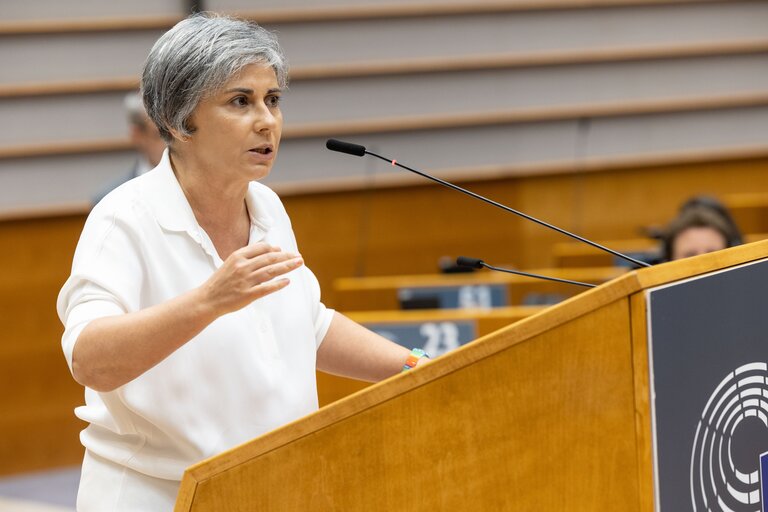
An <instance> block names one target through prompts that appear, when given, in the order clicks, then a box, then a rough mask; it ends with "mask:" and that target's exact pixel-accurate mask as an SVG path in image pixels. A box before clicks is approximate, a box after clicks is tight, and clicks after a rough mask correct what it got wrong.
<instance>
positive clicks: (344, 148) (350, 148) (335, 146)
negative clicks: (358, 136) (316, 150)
mask: <svg viewBox="0 0 768 512" xmlns="http://www.w3.org/2000/svg"><path fill="white" fill-rule="evenodd" d="M325 147H326V148H328V149H330V150H331V151H338V152H339V153H346V154H348V155H354V156H365V146H361V145H360V144H352V143H351V142H344V141H343V140H336V139H328V140H327V141H325Z"/></svg>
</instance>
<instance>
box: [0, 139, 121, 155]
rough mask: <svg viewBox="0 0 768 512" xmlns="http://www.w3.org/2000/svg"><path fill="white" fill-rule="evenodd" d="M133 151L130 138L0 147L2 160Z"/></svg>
mask: <svg viewBox="0 0 768 512" xmlns="http://www.w3.org/2000/svg"><path fill="white" fill-rule="evenodd" d="M118 151H133V145H132V144H131V141H129V140H128V139H109V140H89V141H77V142H55V143H46V144H30V145H23V146H11V147H5V148H3V147H0V160H12V159H17V158H37V157H45V156H62V155H83V154H91V153H114V152H118Z"/></svg>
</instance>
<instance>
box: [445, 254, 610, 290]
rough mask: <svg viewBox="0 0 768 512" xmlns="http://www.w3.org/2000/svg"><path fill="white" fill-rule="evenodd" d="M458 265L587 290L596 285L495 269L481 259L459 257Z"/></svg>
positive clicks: (499, 268) (518, 271)
mask: <svg viewBox="0 0 768 512" xmlns="http://www.w3.org/2000/svg"><path fill="white" fill-rule="evenodd" d="M456 264H457V265H458V266H460V267H471V268H483V267H485V268H487V269H490V270H495V271H496V272H506V273H507V274H515V275H518V276H523V277H532V278H534V279H544V280H545V281H555V282H556V283H565V284H574V285H576V286H584V287H585V288H594V287H595V286H596V285H594V284H590V283H582V282H581V281H571V280H570V279H560V278H559V277H549V276H542V275H541V274H532V273H530V272H522V271H520V270H512V269H509V268H501V267H494V266H493V265H489V264H487V263H486V262H484V261H483V260H481V259H478V258H469V257H467V256H459V257H458V258H456Z"/></svg>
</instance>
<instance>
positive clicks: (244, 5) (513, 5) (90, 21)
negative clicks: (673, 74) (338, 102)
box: [0, 0, 723, 36]
mask: <svg viewBox="0 0 768 512" xmlns="http://www.w3.org/2000/svg"><path fill="white" fill-rule="evenodd" d="M722 1H723V0H603V1H601V2H597V3H596V2H593V1H584V0H517V1H510V0H479V1H474V2H468V1H466V0H459V1H455V2H445V1H433V2H412V3H402V2H392V1H390V0H383V1H381V2H371V1H369V2H360V1H356V2H353V3H349V4H346V3H345V2H343V1H337V2H334V3H331V4H329V5H318V4H317V3H314V2H306V1H296V0H288V1H286V0H281V1H275V2H274V3H273V4H272V5H269V3H267V2H263V5H261V8H260V9H259V10H258V11H253V3H252V2H243V1H240V2H238V1H237V0H234V1H233V0H209V2H208V3H207V4H206V9H208V10H211V11H230V12H231V11H236V12H237V13H238V14H239V15H241V16H245V17H250V18H252V19H255V20H257V21H258V22H259V23H306V22H310V21H339V20H361V19H368V18H390V19H391V18H413V17H426V16H446V15H454V16H456V15H466V14H475V13H505V12H523V11H540V10H563V9H565V10H569V9H588V8H594V7H596V6H599V7H603V8H605V7H637V6H655V7H658V6H662V7H663V6H674V5H681V4H682V5H686V4H705V3H716V2H722ZM81 3H82V2H81ZM152 3H154V4H155V5H158V2H152ZM57 5H58V2H52V3H51V5H50V6H49V10H48V17H57V16H58V17H59V19H41V18H39V11H36V12H35V13H34V16H33V17H34V19H24V18H25V17H27V18H30V17H31V16H30V14H32V13H29V14H27V16H24V14H22V13H21V12H16V13H7V14H6V18H5V20H3V22H0V36H2V35H22V34H57V33H65V32H110V31H125V30H155V29H157V28H169V27H170V26H172V25H173V24H175V23H176V22H177V21H178V20H180V19H181V17H182V14H181V13H183V12H184V11H186V6H185V5H183V4H178V3H176V5H168V6H167V7H166V9H164V10H165V11H166V12H169V11H172V10H173V8H174V7H175V10H177V11H178V12H179V13H180V14H179V15H154V16H147V15H146V14H144V15H142V16H136V15H135V12H136V11H135V10H134V11H132V12H131V13H130V15H128V13H126V14H123V15H121V16H120V17H111V16H110V14H111V13H109V12H108V11H107V12H104V11H106V10H101V12H100V10H99V9H96V14H95V15H94V12H93V11H94V9H93V7H95V6H101V5H103V4H102V3H98V2H94V5H93V6H88V8H86V9H85V11H84V12H83V13H82V14H80V17H77V18H74V17H73V14H74V16H77V14H76V12H77V11H75V13H73V11H72V9H66V10H63V11H61V12H59V13H52V12H51V11H50V8H51V7H56V6H57ZM83 7H85V5H84V6H83ZM18 10H19V11H22V9H18ZM142 10H143V11H144V12H146V9H142ZM83 14H85V15H87V17H86V16H83ZM51 15H53V16H51ZM12 18H16V19H15V20H11V19H12ZM68 18H72V19H68Z"/></svg>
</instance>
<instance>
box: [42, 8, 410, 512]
mask: <svg viewBox="0 0 768 512" xmlns="http://www.w3.org/2000/svg"><path fill="white" fill-rule="evenodd" d="M286 84H287V66H286V64H285V61H284V58H283V55H282V54H281V51H280V48H279V46H278V44H277V41H276V39H275V37H274V36H273V35H272V34H270V33H269V32H267V31H265V30H264V29H262V28H260V27H259V26H257V25H255V24H252V23H249V22H246V21H242V20H236V19H232V18H226V17H220V16H215V15H210V14H202V15H194V16H192V17H190V18H187V19H186V20H184V21H182V22H180V23H178V24H177V25H176V26H175V27H173V28H172V29H171V30H170V31H168V32H167V33H165V34H164V35H163V36H162V37H161V38H160V39H159V40H158V41H157V42H156V43H155V45H154V47H153V48H152V50H151V51H150V53H149V56H148V58H147V61H146V63H145V65H144V70H143V75H142V80H141V89H142V94H143V99H144V104H145V106H146V109H147V113H148V114H149V116H150V117H151V119H152V121H153V122H154V123H155V124H156V125H157V127H158V129H159V131H160V133H161V135H162V136H163V138H164V140H165V141H166V143H167V145H168V148H167V150H166V151H165V153H164V155H163V157H162V160H161V162H160V164H159V165H158V166H157V167H156V168H155V169H153V170H152V171H150V172H149V173H147V174H144V175H143V176H140V177H138V178H136V179H134V180H131V181H129V182H127V183H125V184H123V185H122V186H120V187H119V188H117V189H115V190H114V191H113V192H111V193H110V194H109V195H107V196H106V197H105V198H104V199H103V200H102V201H101V202H100V203H99V204H98V205H97V206H96V207H95V208H94V209H93V211H92V212H91V214H90V216H89V217H88V220H87V221H86V224H85V227H84V229H83V233H82V235H81V238H80V241H79V243H78V246H77V250H76V251H75V256H74V261H73V264H72V274H71V276H70V278H69V279H68V280H67V282H66V283H65V284H64V287H63V288H62V290H61V292H60V294H59V299H58V304H57V306H58V312H59V316H60V318H61V320H62V322H63V323H64V325H65V332H64V335H63V338H62V346H63V349H64V354H65V356H66V359H67V362H68V364H69V366H70V369H71V371H72V374H73V376H74V378H75V380H77V382H79V383H80V384H82V385H83V386H84V387H85V402H86V403H85V405H84V406H82V407H79V408H77V410H76V414H77V416H78V417H79V418H81V419H83V420H84V421H86V422H88V423H89V426H88V427H87V428H86V429H85V430H84V431H83V432H82V433H81V441H82V443H83V445H84V446H85V448H86V451H85V459H84V461H83V469H82V477H81V482H80V489H79V491H78V502H77V509H78V510H79V511H83V512H88V511H98V512H105V511H137V510H142V511H166V510H171V509H172V508H173V505H174V501H175V498H176V494H177V491H178V487H179V482H180V480H181V476H182V474H183V472H184V469H185V468H186V467H187V466H189V465H191V464H193V463H196V462H198V461H200V460H201V459H204V458H206V457H209V456H211V455H214V454H216V453H219V452H221V451H223V450H226V449H228V448H231V447H233V446H235V445H237V444H240V443H242V442H244V441H247V440H249V439H251V438H253V437H255V436H258V435H260V434H262V433H264V432H267V431H269V430H271V429H274V428H276V427H278V426H280V425H284V424H285V423H287V422H290V421H292V420H295V419H297V418H299V417H301V416H304V415H306V414H308V413H310V412H312V411H314V410H316V409H317V407H318V404H317V390H316V384H315V370H316V369H320V370H323V371H326V372H329V373H334V374H338V375H344V376H348V377H353V378H357V379H363V380H369V381H376V380H381V379H383V378H386V377H388V376H391V375H393V374H395V373H397V372H399V371H401V369H402V368H403V365H404V363H405V362H406V360H408V359H409V352H408V350H406V349H404V348H402V347H400V346H398V345H396V344H394V343H391V342H389V341H387V340H385V339H384V338H381V337H380V336H378V335H376V334H374V333H372V332H370V331H368V330H366V329H365V328H363V327H361V326H359V325H357V324H356V323H354V322H352V321H351V320H349V319H347V318H345V317H344V316H342V315H340V314H338V313H335V312H334V311H332V310H330V309H327V308H326V307H325V306H323V304H322V303H321V302H320V289H319V286H318V283H317V280H316V279H315V277H314V275H313V274H312V273H311V272H310V270H309V269H308V268H306V267H305V266H304V265H303V260H302V258H301V255H300V254H299V252H298V249H297V247H296V241H295V238H294V235H293V232H292V230H291V224H290V221H289V219H288V216H287V214H286V212H285V209H284V208H283V206H282V204H281V202H280V200H279V199H278V197H277V196H276V195H275V194H274V192H272V191H271V190H270V189H268V188H267V187H266V186H264V185H261V184H260V183H258V180H260V179H261V178H264V177H265V176H267V175H268V174H269V173H270V171H271V170H272V166H273V164H274V162H275V158H276V157H277V154H278V149H279V146H280V135H281V131H282V124H283V119H282V114H281V112H280V99H281V95H282V93H283V91H284V89H285V87H286ZM419 356H420V354H416V357H419ZM410 357H411V358H412V357H413V356H410ZM422 361H423V359H419V362H422Z"/></svg>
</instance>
